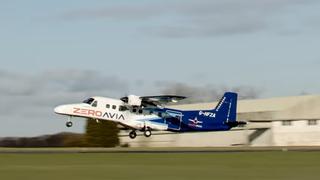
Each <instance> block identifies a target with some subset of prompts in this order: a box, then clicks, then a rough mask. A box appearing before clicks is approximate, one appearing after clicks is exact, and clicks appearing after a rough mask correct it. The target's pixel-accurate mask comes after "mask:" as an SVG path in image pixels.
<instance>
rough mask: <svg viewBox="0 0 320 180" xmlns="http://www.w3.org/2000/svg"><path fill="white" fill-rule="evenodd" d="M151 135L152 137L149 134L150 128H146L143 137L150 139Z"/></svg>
mask: <svg viewBox="0 0 320 180" xmlns="http://www.w3.org/2000/svg"><path fill="white" fill-rule="evenodd" d="M151 135H152V133H151V130H150V128H147V129H146V130H145V131H144V136H145V137H150V136H151Z"/></svg>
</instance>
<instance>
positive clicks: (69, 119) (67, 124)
mask: <svg viewBox="0 0 320 180" xmlns="http://www.w3.org/2000/svg"><path fill="white" fill-rule="evenodd" d="M72 125H73V123H72V122H71V116H69V118H68V121H67V122H66V126H67V127H68V128H70V127H72Z"/></svg>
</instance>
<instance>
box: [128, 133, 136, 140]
mask: <svg viewBox="0 0 320 180" xmlns="http://www.w3.org/2000/svg"><path fill="white" fill-rule="evenodd" d="M129 137H130V138H131V139H135V138H136V137H137V133H136V131H131V132H130V133H129Z"/></svg>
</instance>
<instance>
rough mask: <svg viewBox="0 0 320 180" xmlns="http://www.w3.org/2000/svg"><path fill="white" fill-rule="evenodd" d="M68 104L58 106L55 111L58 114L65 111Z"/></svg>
mask: <svg viewBox="0 0 320 180" xmlns="http://www.w3.org/2000/svg"><path fill="white" fill-rule="evenodd" d="M65 109H66V106H63V105H62V106H57V107H56V108H54V112H55V113H57V114H63V113H64V112H65Z"/></svg>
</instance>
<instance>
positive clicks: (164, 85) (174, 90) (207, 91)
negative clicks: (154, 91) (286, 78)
mask: <svg viewBox="0 0 320 180" xmlns="http://www.w3.org/2000/svg"><path fill="white" fill-rule="evenodd" d="M156 85H157V86H158V87H159V88H160V89H162V91H161V92H162V93H163V94H173V95H181V96H186V97H188V98H187V99H186V100H184V101H182V102H181V103H199V102H213V101H217V100H219V99H220V98H221V97H222V95H223V94H224V93H225V92H226V91H232V92H237V93H238V94H239V99H255V98H258V97H259V96H260V95H261V94H262V90H260V89H258V88H255V87H250V86H236V87H231V88H230V87H225V86H215V85H204V86H190V85H188V84H185V83H176V82H157V83H156Z"/></svg>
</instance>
